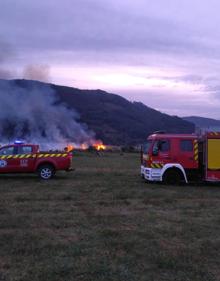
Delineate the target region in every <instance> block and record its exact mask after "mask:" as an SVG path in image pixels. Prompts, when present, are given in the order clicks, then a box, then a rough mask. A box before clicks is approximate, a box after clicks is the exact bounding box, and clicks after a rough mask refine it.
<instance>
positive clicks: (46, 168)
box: [37, 164, 55, 180]
mask: <svg viewBox="0 0 220 281" xmlns="http://www.w3.org/2000/svg"><path fill="white" fill-rule="evenodd" d="M37 172H38V176H39V177H40V178H41V179H43V180H49V179H51V178H52V177H53V176H54V174H55V169H54V167H53V166H52V165H49V164H45V165H41V166H40V167H39V168H38V170H37Z"/></svg>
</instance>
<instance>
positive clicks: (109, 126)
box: [8, 80, 194, 145]
mask: <svg viewBox="0 0 220 281" xmlns="http://www.w3.org/2000/svg"><path fill="white" fill-rule="evenodd" d="M8 83H13V85H16V87H18V90H19V89H21V88H23V89H28V92H30V91H31V90H32V88H33V87H36V85H37V86H38V87H40V89H41V90H44V88H45V89H47V88H48V86H49V87H50V88H52V89H53V90H54V92H55V94H56V95H57V98H58V100H57V101H56V103H57V104H65V105H66V106H67V107H68V108H69V109H74V110H76V111H77V112H78V113H79V116H80V117H79V120H78V121H79V122H81V123H85V124H87V126H88V127H89V129H91V130H93V131H94V132H95V133H96V137H97V138H99V139H102V140H103V142H105V143H106V144H127V145H128V144H138V143H142V142H143V140H144V139H146V137H147V135H148V134H150V133H152V132H154V131H156V130H166V131H167V132H172V133H191V132H193V131H194V125H193V124H192V123H190V122H188V121H186V120H182V119H181V118H179V117H176V116H169V115H167V114H164V113H161V112H159V111H157V110H154V109H152V108H150V107H148V106H146V105H144V104H142V103H140V102H130V101H128V100H126V99H125V98H122V97H121V96H119V95H115V94H110V93H107V92H104V91H102V90H80V89H77V88H71V87H65V86H58V85H53V84H46V83H41V82H36V81H30V80H11V81H8ZM18 94H19V91H18ZM33 107H34V105H33ZM50 122H51V120H50ZM60 122H61V123H62V120H60ZM73 134H74V132H73Z"/></svg>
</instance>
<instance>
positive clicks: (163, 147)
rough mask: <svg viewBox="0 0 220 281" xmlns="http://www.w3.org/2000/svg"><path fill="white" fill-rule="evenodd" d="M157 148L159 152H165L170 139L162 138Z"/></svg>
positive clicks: (168, 147)
mask: <svg viewBox="0 0 220 281" xmlns="http://www.w3.org/2000/svg"><path fill="white" fill-rule="evenodd" d="M159 150H160V151H161V152H167V151H169V150H170V141H169V140H162V141H160V144H159Z"/></svg>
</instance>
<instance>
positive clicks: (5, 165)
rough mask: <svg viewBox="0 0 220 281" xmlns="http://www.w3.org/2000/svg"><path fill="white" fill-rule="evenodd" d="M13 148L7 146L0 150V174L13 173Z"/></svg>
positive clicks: (14, 164)
mask: <svg viewBox="0 0 220 281" xmlns="http://www.w3.org/2000/svg"><path fill="white" fill-rule="evenodd" d="M14 155H15V148H14V146H7V147H2V148H0V173H11V172H15V169H16V159H14V158H13V157H14Z"/></svg>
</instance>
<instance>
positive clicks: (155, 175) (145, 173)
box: [141, 166, 162, 181]
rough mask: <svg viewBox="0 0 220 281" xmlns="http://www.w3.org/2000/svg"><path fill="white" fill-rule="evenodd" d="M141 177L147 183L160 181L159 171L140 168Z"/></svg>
mask: <svg viewBox="0 0 220 281" xmlns="http://www.w3.org/2000/svg"><path fill="white" fill-rule="evenodd" d="M141 176H142V177H143V178H145V180H147V181H162V179H161V169H155V168H146V167H144V166H141Z"/></svg>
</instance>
